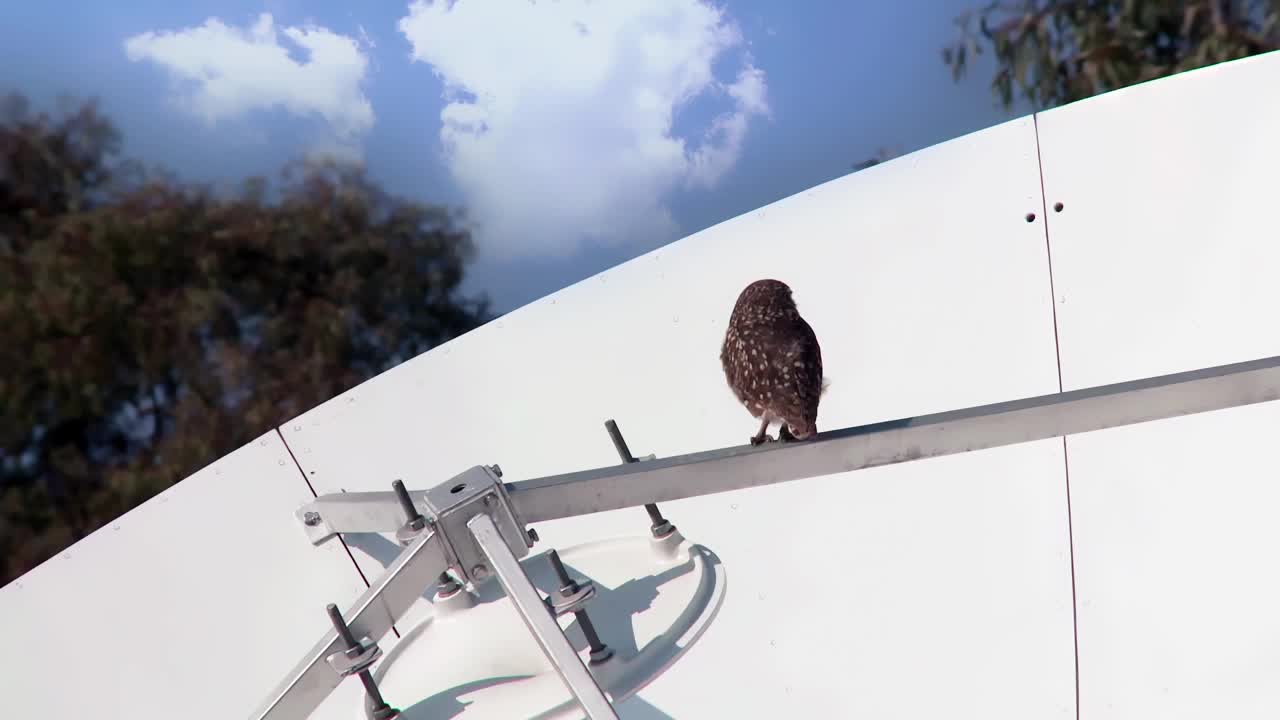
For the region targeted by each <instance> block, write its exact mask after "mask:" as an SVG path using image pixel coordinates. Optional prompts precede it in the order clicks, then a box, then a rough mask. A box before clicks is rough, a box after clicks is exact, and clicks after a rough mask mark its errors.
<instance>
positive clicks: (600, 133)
mask: <svg viewBox="0 0 1280 720" xmlns="http://www.w3.org/2000/svg"><path fill="white" fill-rule="evenodd" d="M399 29H400V32H401V33H402V34H403V35H404V36H405V37H406V38H407V39H408V41H409V43H410V45H411V47H412V53H411V57H412V58H413V60H416V61H420V62H423V63H426V64H428V65H430V66H431V68H432V69H433V70H434V72H435V73H436V75H437V76H438V77H439V78H440V79H441V81H442V83H443V85H444V99H445V101H446V105H445V107H444V109H443V111H442V112H441V114H440V119H441V129H440V139H441V142H442V145H443V150H444V155H445V161H446V162H447V164H448V166H449V169H450V171H451V172H452V174H453V177H454V178H455V180H456V181H457V183H458V184H459V186H460V188H461V190H462V191H463V193H464V195H465V197H466V201H467V208H468V212H469V214H470V215H471V217H472V218H473V219H474V220H475V221H476V222H477V223H478V227H477V235H478V239H479V240H480V243H481V247H482V248H484V249H486V250H488V251H490V252H493V253H495V254H497V255H499V256H501V257H505V258H508V259H509V258H513V257H520V256H528V255H531V254H535V253H536V254H541V255H546V254H552V255H563V254H567V253H569V252H571V251H573V250H574V249H576V248H577V247H578V246H579V244H580V243H582V242H584V241H594V242H602V243H611V244H612V243H623V242H632V241H638V240H639V241H643V240H650V241H663V240H670V239H674V237H675V236H676V235H677V233H678V228H677V227H676V224H675V222H674V220H673V218H672V216H671V212H670V210H669V209H668V207H667V200H668V198H669V196H670V193H671V192H672V191H674V190H676V189H679V188H707V187H711V186H713V185H715V183H716V182H717V181H718V180H719V179H720V178H721V177H722V176H723V175H724V173H725V172H727V171H728V170H729V169H731V168H732V167H733V165H734V163H735V162H736V161H737V159H738V157H739V155H740V153H741V150H742V145H743V141H744V138H745V137H746V134H747V129H748V125H749V123H750V121H751V119H752V118H753V117H755V116H760V115H767V114H768V112H769V107H768V102H767V98H766V84H765V76H764V73H763V72H762V71H761V70H760V69H759V68H756V67H754V65H753V64H752V63H751V60H750V58H749V56H747V54H746V53H745V52H744V50H745V48H744V45H745V42H744V40H743V37H742V35H741V33H740V31H739V30H738V28H737V26H736V24H734V23H733V22H732V21H731V20H730V19H729V18H728V17H727V16H726V15H725V13H724V12H723V11H722V10H720V9H719V8H717V7H715V6H713V5H711V4H710V3H709V2H705V1H704V0H646V2H599V1H598V0H596V1H593V0H559V1H558V2H536V3H535V2H530V1H529V0H520V1H516V2H492V1H491V0H489V1H485V2H479V1H476V0H440V1H437V2H433V1H432V0H415V1H414V2H412V3H411V4H410V5H409V11H408V14H407V16H405V17H404V18H403V19H401V21H400V24H399ZM735 51H737V52H735ZM726 60H729V61H736V62H737V68H736V70H734V69H733V67H732V65H731V66H730V67H731V70H730V72H729V73H727V74H726V73H722V74H725V75H726V76H725V77H718V76H717V73H716V72H715V68H714V67H713V66H715V65H717V64H718V63H719V64H722V65H723V63H724V61H726ZM699 97H707V98H709V99H710V101H711V102H713V103H717V104H719V105H720V107H721V113H720V114H719V115H717V116H715V117H713V118H712V119H711V120H710V121H709V123H708V126H707V127H705V128H702V129H701V131H700V132H692V133H689V134H690V135H691V136H696V137H691V138H690V140H689V141H686V139H684V138H681V137H678V136H677V135H676V134H675V133H674V132H673V121H674V119H675V117H676V114H677V113H678V112H679V111H680V110H681V109H683V108H685V107H687V106H688V105H689V103H690V102H691V101H692V100H694V99H695V98H699Z"/></svg>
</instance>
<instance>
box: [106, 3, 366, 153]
mask: <svg viewBox="0 0 1280 720" xmlns="http://www.w3.org/2000/svg"><path fill="white" fill-rule="evenodd" d="M281 35H283V39H287V40H288V41H289V42H290V43H292V45H293V46H294V47H296V48H297V49H299V50H300V51H301V54H303V55H304V56H305V59H304V60H295V59H294V58H293V57H292V56H291V55H290V52H289V51H290V48H289V47H286V45H285V44H284V43H283V42H282V37H281ZM124 48H125V53H126V54H127V55H128V57H129V59H130V60H132V61H134V62H139V61H150V62H153V63H155V64H157V65H159V66H161V67H163V68H164V69H165V70H167V71H168V72H169V73H170V74H171V75H172V76H173V77H174V78H176V79H177V80H179V81H180V83H181V84H182V85H183V89H182V90H181V91H180V92H181V94H180V96H179V98H178V100H179V103H180V104H181V105H182V106H183V107H185V108H186V109H188V110H189V111H191V112H193V113H195V114H197V115H199V116H201V117H203V118H204V119H205V120H206V121H208V122H210V123H214V122H217V121H218V120H220V119H222V118H232V117H236V116H240V115H243V114H245V113H248V112H250V111H253V110H262V109H270V108H283V109H285V110H287V111H289V112H291V113H293V114H296V115H300V116H308V115H312V114H315V115H319V116H320V117H322V118H324V119H325V121H327V123H328V125H329V126H330V128H331V129H332V130H333V132H334V133H335V135H336V136H337V138H339V140H340V141H342V142H350V141H351V140H353V139H354V138H356V137H357V136H359V135H362V134H363V133H365V132H367V131H368V130H369V129H370V128H371V127H372V126H373V121H374V116H373V106H372V105H371V104H370V103H369V100H368V98H366V97H365V95H364V92H363V91H362V89H361V83H362V82H363V80H364V76H365V71H366V68H367V67H368V64H369V61H368V57H367V56H366V55H365V53H364V51H363V50H362V49H361V47H360V44H359V43H358V42H357V41H356V40H355V39H353V38H350V37H347V36H345V35H340V34H338V33H334V32H331V31H330V30H327V29H325V28H322V27H316V26H313V25H308V26H304V27H284V28H280V29H279V30H277V27H276V25H275V22H274V20H273V19H272V16H271V15H270V14H269V13H263V14H261V15H259V16H258V19H257V21H256V22H254V23H253V25H252V26H250V27H247V28H243V29H242V28H237V27H232V26H229V25H226V24H224V23H223V22H222V21H221V20H219V19H217V18H209V19H208V20H206V21H205V22H204V24H203V25H199V26H196V27H190V28H183V29H181V30H176V31H163V32H144V33H142V34H140V35H135V36H133V37H131V38H129V39H128V40H126V41H125V43H124Z"/></svg>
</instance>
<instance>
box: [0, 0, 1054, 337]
mask: <svg viewBox="0 0 1280 720" xmlns="http://www.w3.org/2000/svg"><path fill="white" fill-rule="evenodd" d="M979 4H981V0H894V1H893V2H860V3H850V2H817V1H816V0H804V1H801V2H787V3H783V2H778V1H777V0H645V1H644V2H625V3H624V2H600V1H599V0H594V1H593V0H536V2H535V1H530V0H483V2H482V1H481V0H413V1H412V2H405V1H403V0H402V1H399V2H380V3H367V4H364V3H350V2H336V1H335V0H312V1H311V2H306V3H304V2H300V1H298V0H267V1H266V2H249V1H248V0H234V1H220V2H213V1H211V0H188V1H187V2H184V3H172V2H160V1H159V0H130V2H128V3H106V2H99V1H92V2H91V1H90V0H78V1H76V2H57V1H56V0H55V1H54V2H49V3H35V2H30V1H27V2H22V1H21V0H15V1H14V2H9V3H4V4H2V5H0V68H2V70H0V92H8V91H14V90H16V91H19V92H21V93H23V94H25V95H26V96H27V97H28V98H30V99H31V100H32V102H33V103H34V104H35V105H36V107H38V108H50V109H51V108H53V107H54V105H53V103H54V102H55V101H56V100H57V98H58V97H59V96H66V95H70V96H72V97H76V98H82V99H84V98H90V97H93V98H97V99H98V100H99V102H100V103H101V107H102V108H103V110H104V111H105V112H106V113H107V115H108V116H109V117H110V118H111V119H112V120H113V121H114V122H115V123H116V124H117V126H118V127H119V128H120V129H121V130H122V132H123V134H124V146H123V149H124V154H125V155H126V156H129V157H133V158H137V159H140V160H142V161H144V162H146V163H147V164H148V165H153V166H161V167H165V168H168V169H170V170H173V171H175V172H176V173H177V174H178V175H179V176H181V177H182V178H183V179H186V180H192V181H199V182H206V181H209V182H219V181H230V182H235V181H237V180H239V179H241V178H244V177H247V176H249V175H255V174H258V175H262V174H265V175H273V174H275V173H276V172H277V171H278V170H279V168H280V167H282V166H283V165H284V164H285V163H286V162H288V161H289V160H291V159H293V158H296V157H300V156H304V155H310V154H323V153H332V154H337V155H340V156H342V157H345V158H349V159H352V160H357V161H359V162H362V163H364V164H365V167H366V168H367V171H368V173H369V176H370V177H371V178H372V179H373V180H375V181H377V182H379V183H380V184H382V185H383V186H384V187H385V188H387V189H388V190H390V191H391V192H393V193H395V194H397V195H400V196H402V197H406V198H410V199H414V200H420V201H425V202H430V203H439V204H444V205H449V206H451V207H456V208H460V209H462V210H463V211H464V212H465V213H466V218H467V222H468V223H469V225H470V227H471V230H472V234H473V237H474V239H475V242H476V245H477V257H476V260H475V262H474V263H473V265H472V266H471V268H470V270H469V272H468V275H467V279H466V281H465V283H464V290H465V291H466V292H468V293H476V292H482V293H484V294H487V295H488V296H489V298H490V299H491V301H492V303H493V305H492V310H493V311H494V312H496V313H503V312H508V311H510V310H512V309H515V308H517V307H519V306H521V305H524V304H526V303H529V302H532V301H534V300H536V299H538V298H539V297H542V296H544V295H546V294H548V293H551V292H554V291H555V290H558V289H560V288H562V287H565V286H567V285H570V284H572V283H574V282H577V281H579V280H582V279H584V278H586V277H589V276H591V275H594V274H596V273H598V272H601V271H603V270H605V269H607V268H609V267H612V266H614V265H617V264H618V263H621V262H624V261H626V260H628V259H630V258H632V257H635V256H637V255H640V254H643V253H646V252H649V251H650V250H653V249H655V248H657V247H660V246H662V245H664V244H667V243H669V242H672V241H675V240H678V239H680V238H682V237H686V236H688V235H691V234H693V233H695V232H698V231H699V230H702V229H705V228H707V227H710V226H712V225H715V224H717V223H720V222H723V221H725V220H729V219H731V218H733V217H735V216H737V215H741V214H742V213H745V212H749V211H751V210H753V209H755V208H757V207H760V206H762V205H766V204H768V203H771V202H774V201H776V200H779V199H782V198H784V197H787V196H789V195H792V194H795V193H799V192H802V191H804V190H806V189H808V188H810V187H813V186H815V185H818V184H821V183H823V182H826V181H828V180H832V179H834V178H837V177H840V176H841V175H844V174H847V173H849V172H851V171H852V169H853V168H852V166H853V165H854V164H855V163H857V162H859V161H862V160H865V159H867V158H868V157H871V156H872V155H874V154H875V153H876V152H877V150H878V149H880V148H888V149H891V150H894V151H897V152H902V153H906V152H911V151H914V150H918V149H921V148H924V147H927V146H929V145H933V144H936V143H938V142H942V141H945V140H948V139H951V138H954V137H958V136H960V135H964V134H967V133H970V132H973V131H975V130H979V129H982V128H985V127H989V126H991V125H995V124H998V123H1000V122H1003V121H1006V120H1009V119H1012V118H1013V117H1016V116H1020V115H1024V114H1026V113H1027V112H1029V109H1027V108H1022V107H1018V108H1015V109H1014V110H1013V111H1012V112H1009V111H1005V110H1003V109H1001V108H999V107H998V106H997V105H996V104H995V102H994V99H993V96H992V94H991V92H990V90H989V82H990V78H991V74H992V69H991V65H990V63H989V61H984V62H980V63H979V64H978V65H976V66H975V67H974V68H973V70H972V71H971V72H970V74H969V76H968V77H966V78H965V79H963V80H962V81H960V82H958V83H957V82H955V81H954V80H953V79H952V77H951V73H950V70H949V68H948V67H947V66H946V65H945V64H944V63H943V62H942V59H941V49H942V48H943V47H944V46H946V45H947V44H948V43H949V42H951V41H952V40H953V39H954V38H955V29H954V25H953V19H954V18H955V17H956V16H957V15H958V14H959V13H960V12H962V11H964V10H966V9H968V8H971V7H974V6H976V5H979Z"/></svg>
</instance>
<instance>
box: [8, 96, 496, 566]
mask: <svg viewBox="0 0 1280 720" xmlns="http://www.w3.org/2000/svg"><path fill="white" fill-rule="evenodd" d="M0 112H2V116H0V328H3V333H4V342H3V343H0V558H2V559H3V560H2V561H0V562H2V563H3V565H2V567H0V571H2V572H3V576H2V577H0V584H3V583H6V582H8V581H10V580H12V579H13V578H14V577H16V576H17V575H19V574H21V573H22V572H25V571H26V570H28V569H30V568H31V567H33V566H34V565H35V564H37V563H39V562H41V561H43V560H44V559H46V558H48V557H50V556H51V555H52V554H54V553H56V552H58V551H60V550H61V549H62V548H64V547H65V546H67V545H69V544H70V543H72V542H74V541H75V540H77V539H79V538H81V537H83V536H84V535H86V534H87V533H89V532H91V531H93V530H94V529H96V528H97V527H100V526H101V525H103V524H104V523H107V522H109V521H111V520H112V519H114V518H116V517H118V516H119V515H120V514H121V513H123V512H125V511H126V510H128V509H129V508H131V507H133V506H135V505H137V504H138V503H140V502H142V501H143V500H145V499H147V498H149V497H151V496H152V495H154V494H155V493H157V492H159V491H160V490H162V489H164V488H165V487H168V486H169V485H171V484H173V483H174V482H177V481H178V480H181V479H182V478H183V477H185V476H187V475H189V474H191V473H192V472H194V471H196V470H198V469H199V468H200V467H203V466H204V465H207V464H208V463H210V462H212V461H213V460H216V459H217V458H218V457H220V456H222V455H224V454H226V453H228V452H230V451H231V450H234V449H235V448H237V447H239V446H241V445H243V444H245V443H246V442H248V441H250V440H251V439H253V438H254V437H256V436H258V435H260V434H262V433H263V432H266V431H268V430H270V429H271V428H272V427H274V426H276V425H278V424H279V423H282V422H284V421H286V420H287V419H289V418H290V417H292V416H295V415H297V414H299V413H301V412H303V411H305V410H306V409H308V408H310V407H313V406H315V405H317V404H319V403H321V402H323V401H325V400H327V399H329V398H330V397H333V396H334V395H337V394H339V393H341V392H342V391H344V390H346V389H347V388H350V387H351V386H353V385H356V384H358V383H360V382H361V381H363V380H365V379H367V378H369V377H371V376H373V375H375V374H377V373H379V372H381V371H383V370H385V369H386V368H388V367H390V366H392V365H394V364H396V363H398V362H401V361H403V360H406V359H408V358H410V357H412V356H414V355H416V354H418V353H421V352H423V351H425V350H427V349H429V348H430V347H432V346H433V345H436V344H439V343H440V342H442V341H445V340H447V339H449V338H452V337H455V336H457V335H459V334H462V333H464V332H466V331H467V330H470V329H471V328H474V327H476V326H477V325H478V324H480V323H482V322H484V321H485V320H487V319H488V305H487V301H485V300H483V299H478V300H474V299H467V298H462V297H459V295H458V286H459V284H460V282H461V280H462V277H463V269H464V266H465V264H466V263H467V262H468V261H469V259H470V257H471V253H472V251H473V249H472V245H471V239H470V236H469V235H468V234H467V232H466V231H465V230H462V229H460V227H459V223H458V218H457V217H456V216H455V215H454V214H453V213H451V212H449V211H447V210H445V209H443V208H439V207H433V206H427V205H423V204H418V203H413V202H407V201H404V200H400V199H396V198H393V197H391V196H389V195H388V194H387V193H385V192H384V191H382V190H381V189H380V188H379V187H378V186H377V185H375V184H374V183H373V182H371V181H370V180H369V179H368V178H366V177H365V174H364V172H363V170H362V169H361V168H359V167H355V166H351V165H343V164H338V163H335V162H329V161H322V162H318V161H302V162H295V163H292V164H291V165H289V166H288V167H286V168H285V169H284V171H283V172H282V173H281V182H280V186H279V188H277V189H276V191H275V192H274V195H275V199H274V200H273V201H269V200H268V196H269V195H272V194H273V193H272V190H273V189H272V188H271V187H270V186H269V184H268V182H267V181H266V180H264V179H262V178H252V179H250V180H248V181H246V182H245V183H244V185H243V187H242V188H239V189H238V191H237V192H235V193H231V194H225V193H223V194H219V193H215V192H214V191H213V190H211V189H210V188H208V187H202V186H196V185H185V184H182V183H180V182H178V181H177V180H175V179H174V178H172V177H169V176H166V175H164V174H161V173H146V172H143V171H142V170H141V169H140V168H139V166H138V165H137V164H135V163H129V162H125V161H122V160H120V159H119V157H118V156H119V141H120V137H119V134H118V133H117V132H116V130H115V129H114V127H113V126H112V125H111V123H110V122H109V121H107V120H106V119H104V118H103V117H102V116H101V114H100V113H99V112H98V111H97V108H96V106H95V105H94V104H93V103H86V104H84V105H81V106H79V107H78V108H75V109H73V110H70V111H64V112H63V113H62V114H61V116H59V117H56V118H55V117H51V116H49V115H46V114H40V115H33V114H32V113H31V111H30V109H29V108H28V105H27V103H26V102H25V100H23V99H22V98H21V97H17V96H13V97H10V98H8V99H7V100H6V101H5V102H4V103H3V107H2V108H0Z"/></svg>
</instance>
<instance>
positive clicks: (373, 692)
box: [325, 603, 400, 720]
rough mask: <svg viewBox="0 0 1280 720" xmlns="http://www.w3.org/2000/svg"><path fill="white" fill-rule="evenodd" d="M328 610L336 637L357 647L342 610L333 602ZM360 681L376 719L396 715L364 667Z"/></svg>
mask: <svg viewBox="0 0 1280 720" xmlns="http://www.w3.org/2000/svg"><path fill="white" fill-rule="evenodd" d="M325 609H326V610H327V611H328V612H329V621H330V622H332V623H333V629H334V630H336V631H337V632H338V639H339V640H341V641H342V644H344V645H346V646H347V649H348V650H350V649H352V648H356V647H359V644H358V643H357V642H356V636H355V635H353V634H352V632H351V628H349V627H347V623H346V621H345V620H343V619H342V611H340V610H338V606H337V605H334V604H333V603H329V605H328V606H327V607H326V608H325ZM360 682H361V683H362V684H363V685H364V691H365V693H366V694H367V695H368V703H369V705H370V706H371V711H372V712H373V714H374V715H373V716H374V717H375V718H377V719H378V720H391V718H395V717H398V716H399V715H400V711H399V710H396V709H395V708H393V707H391V706H390V705H388V704H387V703H386V701H385V700H383V699H382V693H381V692H379V691H378V684H377V683H376V682H374V680H373V676H372V675H370V674H369V670H368V669H367V668H366V669H364V670H361V671H360Z"/></svg>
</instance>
